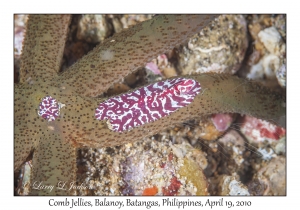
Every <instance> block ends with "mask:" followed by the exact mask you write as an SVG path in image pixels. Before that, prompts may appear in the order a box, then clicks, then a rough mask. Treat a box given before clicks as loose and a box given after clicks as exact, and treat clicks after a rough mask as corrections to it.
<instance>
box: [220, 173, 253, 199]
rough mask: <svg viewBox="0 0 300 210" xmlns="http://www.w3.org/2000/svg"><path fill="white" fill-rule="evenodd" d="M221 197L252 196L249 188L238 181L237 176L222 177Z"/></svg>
mask: <svg viewBox="0 0 300 210" xmlns="http://www.w3.org/2000/svg"><path fill="white" fill-rule="evenodd" d="M220 189H221V192H220V195H222V196H224V195H234V196H236V195H250V193H249V191H248V188H247V187H246V186H245V185H244V184H242V183H241V182H239V181H238V180H236V177H235V176H227V175H224V176H222V179H221V181H220Z"/></svg>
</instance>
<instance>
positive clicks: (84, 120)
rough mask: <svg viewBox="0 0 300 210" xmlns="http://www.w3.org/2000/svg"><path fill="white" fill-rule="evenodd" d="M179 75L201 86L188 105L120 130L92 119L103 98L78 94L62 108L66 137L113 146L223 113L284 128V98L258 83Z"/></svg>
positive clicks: (225, 77) (84, 143)
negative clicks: (240, 115) (250, 118)
mask: <svg viewBox="0 0 300 210" xmlns="http://www.w3.org/2000/svg"><path fill="white" fill-rule="evenodd" d="M181 78H192V79H195V80H197V81H198V82H199V83H200V85H201V92H200V93H199V94H198V95H197V96H196V97H195V99H194V101H193V102H192V103H191V104H190V105H188V106H186V107H184V108H180V109H179V110H178V111H176V112H174V113H172V114H171V115H169V116H167V117H163V118H160V119H158V120H157V121H154V122H151V123H146V124H144V125H141V126H139V127H135V128H133V129H132V130H130V131H125V132H122V133H119V132H115V131H112V130H110V129H109V128H108V126H107V124H106V122H105V121H99V120H96V119H95V116H94V114H95V107H96V106H97V105H96V104H97V103H98V104H99V103H100V102H101V101H103V99H100V100H99V99H89V100H86V99H85V98H82V97H80V96H78V97H77V99H76V101H77V102H78V105H76V106H73V108H72V109H68V108H66V110H65V112H64V117H65V118H66V119H69V120H67V122H68V121H70V122H69V124H70V126H68V129H69V131H68V132H67V133H68V135H69V138H70V139H75V141H76V143H77V144H78V145H79V146H80V147H82V146H88V147H98V148H99V147H108V146H116V145H121V144H124V143H128V142H132V141H133V140H141V139H143V138H144V137H147V136H151V135H154V134H156V133H158V132H160V131H162V130H164V129H166V128H168V127H170V126H173V125H175V124H176V123H182V122H184V121H187V120H190V119H194V118H201V117H203V116H206V115H209V114H215V113H226V112H231V113H241V114H247V115H252V116H254V117H257V118H260V119H264V120H268V121H270V122H271V123H274V124H277V125H279V126H282V127H285V112H286V109H285V98H284V97H282V96H281V95H280V94H277V93H275V92H271V91H270V90H269V89H267V88H265V87H263V86H262V85H259V84H257V83H255V82H251V81H249V80H245V79H241V78H238V77H236V76H232V75H227V74H212V73H207V74H200V75H191V76H181ZM74 101H75V100H74ZM71 117H72V118H73V120H72V118H71ZM71 126H72V127H71ZM70 127H71V129H70ZM74 128H76V129H74ZM73 129H74V130H73Z"/></svg>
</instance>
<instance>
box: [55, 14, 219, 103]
mask: <svg viewBox="0 0 300 210" xmlns="http://www.w3.org/2000/svg"><path fill="white" fill-rule="evenodd" d="M215 17H217V15H158V16H155V17H154V18H153V19H151V20H148V21H144V22H142V23H140V24H137V25H135V26H133V27H131V28H129V29H127V30H123V31H122V32H120V33H117V34H115V35H114V36H113V37H111V38H108V39H106V40H104V41H103V43H101V44H100V45H98V46H97V47H95V48H94V49H93V50H92V51H91V52H90V53H88V54H87V55H86V56H84V57H83V58H82V59H80V60H79V61H78V62H76V63H75V64H74V65H73V66H71V67H70V68H69V69H67V70H66V71H64V72H63V73H62V74H61V75H60V77H59V80H58V82H59V84H64V86H65V87H66V88H67V89H72V88H73V89H74V90H75V91H76V93H77V94H80V95H82V96H92V97H95V96H97V95H99V94H101V93H103V92H105V91H106V90H107V89H108V88H109V87H110V86H111V85H112V84H113V83H116V82H118V81H121V80H122V79H123V78H124V77H125V76H126V75H128V74H129V73H131V72H133V71H135V70H137V68H138V67H141V66H143V65H145V64H146V62H149V61H150V60H151V59H153V58H154V57H155V56H157V55H159V54H161V53H164V52H167V51H169V50H171V49H173V48H174V46H176V45H177V44H180V43H182V42H183V41H185V40H186V39H187V38H189V37H190V36H192V35H193V34H195V33H197V32H198V31H200V30H201V29H202V28H203V27H205V26H206V25H207V24H208V23H209V22H210V21H211V20H213V19H214V18H215Z"/></svg>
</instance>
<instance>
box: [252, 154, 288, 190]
mask: <svg viewBox="0 0 300 210" xmlns="http://www.w3.org/2000/svg"><path fill="white" fill-rule="evenodd" d="M285 169H286V159H285V157H282V156H278V157H276V158H273V159H272V160H271V161H270V162H269V163H268V164H267V165H266V166H265V167H263V168H261V169H260V170H259V171H258V172H257V174H256V175H255V176H254V177H255V178H257V179H258V180H259V182H260V183H262V184H263V185H265V186H266V187H265V190H264V192H263V195H281V196H284V195H286V172H285Z"/></svg>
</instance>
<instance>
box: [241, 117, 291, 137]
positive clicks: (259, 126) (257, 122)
mask: <svg viewBox="0 0 300 210" xmlns="http://www.w3.org/2000/svg"><path fill="white" fill-rule="evenodd" d="M241 131H242V133H243V134H244V135H245V136H246V137H247V138H248V139H249V140H251V141H258V142H262V141H264V140H267V141H274V140H279V139H280V138H282V137H283V136H284V135H285V133H286V131H285V129H284V128H281V127H278V126H276V125H273V124H271V123H269V122H267V121H265V120H261V119H257V118H254V117H251V116H244V118H243V122H242V125H241Z"/></svg>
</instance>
